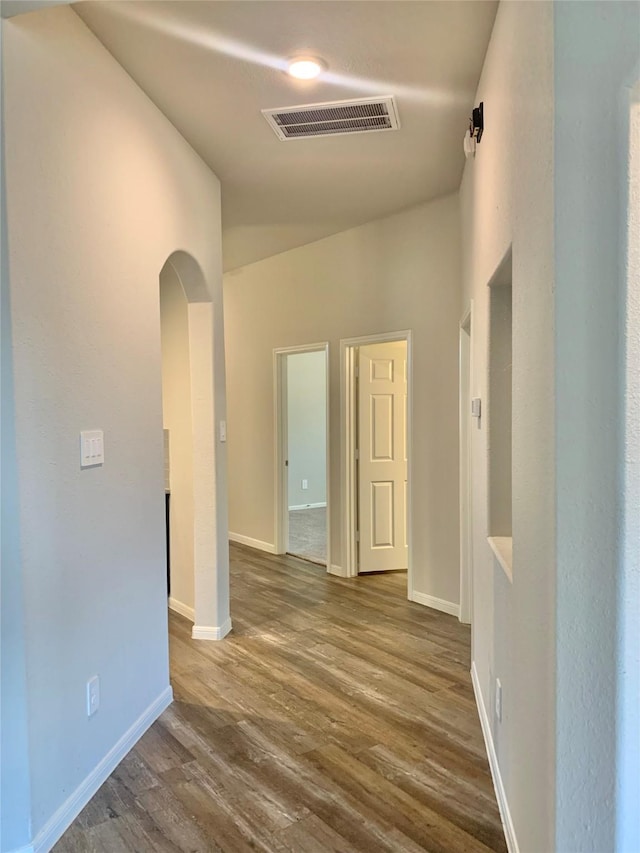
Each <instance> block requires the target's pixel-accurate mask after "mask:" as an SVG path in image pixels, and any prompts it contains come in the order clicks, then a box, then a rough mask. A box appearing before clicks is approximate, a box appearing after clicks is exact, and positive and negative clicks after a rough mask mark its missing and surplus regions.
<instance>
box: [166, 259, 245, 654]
mask: <svg viewBox="0 0 640 853" xmlns="http://www.w3.org/2000/svg"><path fill="white" fill-rule="evenodd" d="M159 289H160V328H161V346H162V390H163V422H164V423H163V426H164V430H165V489H166V493H167V495H169V497H168V499H167V500H168V506H169V512H168V531H169V536H168V549H169V553H168V557H169V559H168V567H169V571H168V586H169V606H170V607H171V608H172V609H173V610H175V611H176V612H178V613H181V614H182V615H183V616H185V617H186V618H188V619H190V620H191V621H192V622H193V630H192V636H193V638H194V639H209V640H219V639H222V637H224V636H225V635H226V634H227V633H228V632H229V631H230V630H231V619H230V615H229V560H228V548H227V531H226V529H225V530H223V529H222V527H223V526H224V525H223V524H222V523H221V520H224V518H226V512H224V511H222V510H224V507H221V506H220V501H219V498H218V495H217V492H219V489H217V475H218V472H219V469H220V467H221V466H222V461H221V456H222V449H221V444H222V443H223V441H224V439H225V436H224V435H223V434H221V433H220V431H219V430H218V429H217V428H216V416H215V394H214V323H213V312H214V306H213V303H212V301H211V296H210V294H209V291H208V288H207V284H206V281H205V277H204V275H203V273H202V270H201V268H200V266H199V264H198V263H197V262H196V261H195V260H194V258H193V257H192V256H191V255H189V254H188V253H187V252H184V251H176V252H173V253H172V254H171V255H170V257H169V258H168V259H167V261H166V262H165V264H164V266H163V267H162V270H161V271H160V276H159Z"/></svg>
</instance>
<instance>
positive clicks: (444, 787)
mask: <svg viewBox="0 0 640 853" xmlns="http://www.w3.org/2000/svg"><path fill="white" fill-rule="evenodd" d="M231 580H232V583H231V593H232V618H233V624H234V630H233V632H232V633H231V634H230V635H229V636H228V637H227V638H225V640H223V641H222V642H220V643H211V642H206V641H194V640H192V639H191V637H190V623H188V622H187V621H186V620H185V619H183V618H182V617H180V616H177V615H176V614H173V613H172V614H171V617H170V630H169V637H170V651H171V674H172V684H173V688H174V696H175V701H174V703H173V705H172V706H171V707H170V708H168V709H167V710H166V711H165V712H164V714H163V715H162V717H161V718H160V719H159V720H158V721H157V722H156V723H155V724H154V725H153V726H152V727H151V728H150V729H149V731H148V732H147V733H146V734H145V735H144V736H143V738H141V740H140V741H139V743H138V744H137V745H136V746H135V747H134V749H133V750H132V751H131V752H130V753H129V755H127V756H126V758H125V759H124V760H123V761H122V762H121V764H120V765H119V766H118V768H117V769H116V770H115V771H114V773H113V774H112V776H111V777H110V778H109V779H108V780H107V782H105V784H104V785H103V786H102V788H101V789H100V791H99V792H98V793H97V794H96V796H95V797H94V798H93V799H92V801H91V802H90V803H89V804H88V805H87V806H86V808H85V809H84V810H83V811H82V812H81V814H80V815H79V816H78V818H77V819H76V821H75V822H74V823H73V825H72V826H71V827H70V828H69V830H68V831H67V832H66V833H65V835H64V836H63V837H62V839H61V840H60V841H59V842H58V844H57V845H56V846H55V848H54V850H55V851H56V853H105V851H107V852H108V853H128V851H136V853H146V851H161V853H165V851H166V853H247V852H248V851H264V853H332V851H335V853H353V851H361V853H373V851H375V853H378V852H379V851H380V853H384V851H388V853H419V851H425V850H426V851H430V853H487V851H499V853H504V851H506V846H505V842H504V835H503V832H502V827H501V824H500V817H499V814H498V810H497V807H496V802H495V796H494V793H493V786H492V783H491V777H490V774H489V768H488V765H487V760H486V755H485V752H484V744H483V740H482V733H481V731H480V725H479V722H478V717H477V711H476V708H475V702H474V698H473V691H472V687H471V682H470V678H469V645H470V637H469V629H468V627H466V626H463V625H461V624H460V623H459V622H458V620H457V619H455V618H454V617H451V616H447V615H445V614H442V613H438V612H436V611H434V610H429V609H428V608H424V607H421V606H420V605H417V604H413V603H411V602H408V601H407V600H406V576H405V575H404V574H402V573H393V574H381V575H374V576H367V577H365V576H363V577H359V578H353V579H344V578H336V577H332V576H329V575H327V574H326V572H325V571H324V570H322V569H321V568H320V567H318V566H315V565H313V564H311V563H307V562H304V561H301V560H297V559H295V558H292V557H289V556H285V557H275V556H271V555H268V554H265V553H263V552H259V551H255V550H253V549H251V548H247V547H245V546H240V545H232V546H231Z"/></svg>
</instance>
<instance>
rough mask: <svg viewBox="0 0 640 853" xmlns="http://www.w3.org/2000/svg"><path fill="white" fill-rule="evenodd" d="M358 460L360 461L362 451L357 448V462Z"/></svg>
mask: <svg viewBox="0 0 640 853" xmlns="http://www.w3.org/2000/svg"><path fill="white" fill-rule="evenodd" d="M358 459H360V451H359V450H358V448H357V447H356V462H357V461H358Z"/></svg>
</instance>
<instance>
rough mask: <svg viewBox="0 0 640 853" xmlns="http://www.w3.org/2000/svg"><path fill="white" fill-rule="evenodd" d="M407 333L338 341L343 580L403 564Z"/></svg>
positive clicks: (406, 548) (407, 532)
mask: <svg viewBox="0 0 640 853" xmlns="http://www.w3.org/2000/svg"><path fill="white" fill-rule="evenodd" d="M411 359H412V348H411V332H410V331H402V332H390V333H387V334H380V335H369V336H367V337H360V338H349V339H347V340H343V341H341V367H342V369H341V372H342V407H343V417H342V430H343V435H342V456H343V458H342V465H343V472H344V484H345V489H344V508H345V510H344V541H345V553H344V555H343V560H344V566H345V575H346V576H347V577H356V576H357V575H361V574H370V573H374V572H382V571H397V572H401V571H406V573H407V597H408V598H409V599H411V598H412V593H413V575H412V562H411Z"/></svg>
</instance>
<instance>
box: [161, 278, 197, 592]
mask: <svg viewBox="0 0 640 853" xmlns="http://www.w3.org/2000/svg"><path fill="white" fill-rule="evenodd" d="M160 326H161V342H162V415H163V423H164V428H165V429H168V430H169V481H170V487H171V503H170V507H171V508H170V541H171V598H172V599H174V600H175V601H176V602H179V604H180V605H183V606H184V607H186V608H193V605H194V594H193V592H194V591H193V579H194V573H193V570H194V565H193V532H194V510H193V421H192V418H191V366H190V361H189V305H188V302H187V297H186V295H185V292H184V290H183V289H182V284H181V283H180V279H179V277H178V274H177V273H176V271H175V269H174V267H173V266H172V265H171V263H168V264H166V265H165V266H164V267H163V269H162V272H161V273H160Z"/></svg>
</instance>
